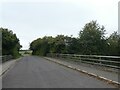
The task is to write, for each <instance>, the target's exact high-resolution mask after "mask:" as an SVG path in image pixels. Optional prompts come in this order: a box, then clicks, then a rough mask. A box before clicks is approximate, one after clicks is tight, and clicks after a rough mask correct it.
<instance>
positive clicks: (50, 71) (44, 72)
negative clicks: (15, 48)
mask: <svg viewBox="0 0 120 90" xmlns="http://www.w3.org/2000/svg"><path fill="white" fill-rule="evenodd" d="M2 86H3V88H114V87H113V86H111V85H109V84H107V83H106V82H103V81H100V80H98V79H96V78H93V77H90V76H88V75H85V74H82V73H80V72H77V71H75V70H72V69H69V68H67V67H64V66H61V65H58V64H56V63H53V62H51V61H47V60H46V59H43V58H40V57H38V56H26V57H23V58H22V59H21V60H19V61H18V62H17V63H16V64H15V65H14V67H12V68H11V69H10V70H9V71H8V72H7V73H6V74H4V76H3V77H2Z"/></svg>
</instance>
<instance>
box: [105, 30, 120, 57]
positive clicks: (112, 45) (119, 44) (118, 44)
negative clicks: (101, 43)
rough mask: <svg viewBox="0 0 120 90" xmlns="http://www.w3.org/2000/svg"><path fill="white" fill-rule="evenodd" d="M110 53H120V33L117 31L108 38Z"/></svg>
mask: <svg viewBox="0 0 120 90" xmlns="http://www.w3.org/2000/svg"><path fill="white" fill-rule="evenodd" d="M107 43H108V51H109V53H108V54H109V55H120V53H119V50H120V35H118V33H117V32H113V33H112V34H111V35H110V37H109V38H108V39H107Z"/></svg>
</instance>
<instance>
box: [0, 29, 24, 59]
mask: <svg viewBox="0 0 120 90" xmlns="http://www.w3.org/2000/svg"><path fill="white" fill-rule="evenodd" d="M0 32H2V39H1V40H2V55H12V56H13V58H17V57H19V56H20V54H19V50H20V48H21V47H22V46H21V45H20V42H19V39H18V38H17V36H16V34H14V33H13V32H12V30H8V29H6V28H0Z"/></svg>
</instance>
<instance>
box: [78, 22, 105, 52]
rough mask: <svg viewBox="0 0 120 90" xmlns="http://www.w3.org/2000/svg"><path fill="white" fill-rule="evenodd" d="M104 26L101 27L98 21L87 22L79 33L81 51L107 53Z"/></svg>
mask: <svg viewBox="0 0 120 90" xmlns="http://www.w3.org/2000/svg"><path fill="white" fill-rule="evenodd" d="M104 34H105V29H104V26H102V27H100V25H99V24H97V22H96V21H91V22H90V23H87V24H86V25H85V26H84V28H83V30H82V31H80V33H79V42H80V52H81V53H82V54H105V49H104V48H105V47H106V40H105V36H104Z"/></svg>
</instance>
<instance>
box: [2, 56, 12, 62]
mask: <svg viewBox="0 0 120 90" xmlns="http://www.w3.org/2000/svg"><path fill="white" fill-rule="evenodd" d="M0 58H1V59H0V60H2V63H4V62H6V61H9V60H11V59H13V57H12V55H4V56H0Z"/></svg>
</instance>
